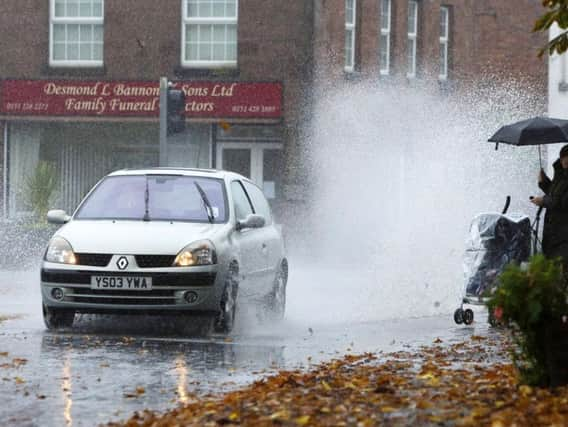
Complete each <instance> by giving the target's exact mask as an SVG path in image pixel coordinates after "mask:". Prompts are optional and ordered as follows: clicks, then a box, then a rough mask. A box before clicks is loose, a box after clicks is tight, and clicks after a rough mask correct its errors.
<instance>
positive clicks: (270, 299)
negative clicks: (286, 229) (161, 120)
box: [41, 168, 288, 333]
mask: <svg viewBox="0 0 568 427" xmlns="http://www.w3.org/2000/svg"><path fill="white" fill-rule="evenodd" d="M48 221H49V222H51V223H56V224H64V225H63V226H62V227H61V228H60V229H59V230H58V231H57V232H56V233H55V234H54V236H53V237H52V238H51V240H50V242H49V244H48V247H47V250H46V252H45V256H44V260H43V263H42V266H41V292H42V300H43V316H44V320H45V324H46V326H47V328H48V329H53V328H59V327H70V326H72V325H73V320H74V317H75V313H129V314H132V313H144V314H176V315H178V316H179V315H181V319H182V324H188V325H191V324H192V322H194V320H192V315H193V316H195V317H194V318H198V319H200V320H201V321H203V319H205V320H206V321H209V325H211V322H213V324H214V326H215V329H216V330H217V331H218V332H223V333H228V332H230V331H231V329H232V327H233V324H234V321H235V310H236V304H237V295H240V298H243V297H245V298H249V299H252V300H254V301H256V302H257V303H258V302H260V303H261V304H263V305H264V306H265V308H266V309H267V311H268V313H269V314H270V315H271V317H273V318H276V319H278V318H282V317H283V315H284V310H285V304H286V282H287V277H288V261H287V260H286V256H285V251H284V244H283V239H282V236H281V233H280V230H279V227H277V226H276V225H275V224H274V222H273V219H272V215H271V212H270V207H269V204H268V202H267V200H266V199H265V197H264V195H263V193H262V191H261V190H260V188H258V187H257V186H256V185H255V184H254V183H252V182H251V181H250V180H249V179H247V178H245V177H243V176H241V175H238V174H235V173H232V172H226V171H216V170H204V169H171V168H154V169H143V170H121V171H117V172H114V173H111V174H109V175H107V176H106V177H104V178H103V179H102V180H101V181H99V182H98V183H97V184H96V185H95V186H94V187H93V189H92V190H91V191H90V192H89V194H88V195H87V196H86V197H85V199H84V200H83V201H82V202H81V203H80V205H79V207H78V208H77V210H76V211H75V213H74V214H73V215H72V216H68V215H67V214H66V213H65V212H64V211H62V210H53V211H50V212H49V213H48ZM178 324H179V323H178Z"/></svg>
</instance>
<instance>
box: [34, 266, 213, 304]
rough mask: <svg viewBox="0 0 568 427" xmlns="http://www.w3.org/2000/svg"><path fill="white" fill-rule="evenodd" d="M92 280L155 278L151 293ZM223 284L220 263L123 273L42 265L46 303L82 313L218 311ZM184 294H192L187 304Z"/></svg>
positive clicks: (42, 284) (111, 270)
mask: <svg viewBox="0 0 568 427" xmlns="http://www.w3.org/2000/svg"><path fill="white" fill-rule="evenodd" d="M92 276H111V277H112V276H115V277H116V276H122V277H129V276H133V277H151V278H152V289H151V290H119V289H91V277H92ZM222 283H224V280H223V277H222V273H220V272H219V268H218V266H217V265H213V266H202V267H185V268H184V267H169V268H159V269H134V270H129V271H119V270H115V269H109V268H96V267H94V268H93V267H87V266H85V267H83V266H75V265H62V264H54V263H48V262H44V264H43V265H42V269H41V293H42V300H43V303H44V304H45V305H47V306H49V307H53V308H66V309H72V310H75V311H76V312H80V313H121V312H124V313H155V314H167V313H169V312H176V311H178V312H179V311H183V312H200V313H202V312H211V313H216V312H218V310H219V300H220V297H221V290H222V286H221V284H222ZM56 288H58V289H60V290H61V291H62V293H63V297H62V298H60V299H56V298H54V295H53V290H54V289H56ZM186 292H192V295H191V298H189V300H190V301H189V302H188V300H187V299H186V298H185V294H186Z"/></svg>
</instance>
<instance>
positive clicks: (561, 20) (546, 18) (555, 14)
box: [533, 0, 568, 56]
mask: <svg viewBox="0 0 568 427" xmlns="http://www.w3.org/2000/svg"><path fill="white" fill-rule="evenodd" d="M542 5H543V6H544V7H545V8H546V9H548V11H547V12H546V13H545V14H543V15H542V16H541V17H540V18H538V19H537V21H536V22H535V25H534V28H533V31H548V30H549V28H550V27H551V26H552V24H554V23H556V24H558V26H559V27H560V29H562V30H566V29H568V0H542ZM567 50H568V31H564V32H563V33H561V34H560V35H559V36H557V37H555V38H554V39H552V40H550V41H549V42H548V43H547V44H546V45H545V46H544V48H542V49H541V50H540V52H539V54H538V56H542V55H544V53H545V52H548V54H549V55H552V54H553V53H554V52H556V53H558V54H561V53H564V52H566V51H567Z"/></svg>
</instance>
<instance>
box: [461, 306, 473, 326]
mask: <svg viewBox="0 0 568 427" xmlns="http://www.w3.org/2000/svg"><path fill="white" fill-rule="evenodd" d="M463 323H465V324H466V325H471V324H472V323H473V310H471V309H469V308H468V309H467V310H465V311H464V312H463Z"/></svg>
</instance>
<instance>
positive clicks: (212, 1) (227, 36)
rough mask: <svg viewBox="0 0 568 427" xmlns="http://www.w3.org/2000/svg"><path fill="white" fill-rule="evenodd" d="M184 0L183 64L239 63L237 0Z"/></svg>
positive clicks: (209, 65) (199, 65) (234, 64)
mask: <svg viewBox="0 0 568 427" xmlns="http://www.w3.org/2000/svg"><path fill="white" fill-rule="evenodd" d="M182 1H183V3H182V4H183V7H182V13H183V18H182V20H183V22H182V58H181V62H182V65H183V66H184V67H193V68H224V67H236V66H237V21H238V9H239V7H238V6H239V5H238V0H182Z"/></svg>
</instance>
